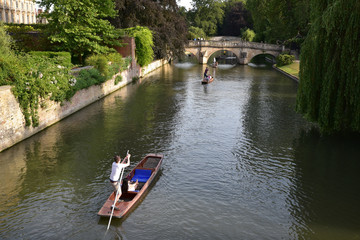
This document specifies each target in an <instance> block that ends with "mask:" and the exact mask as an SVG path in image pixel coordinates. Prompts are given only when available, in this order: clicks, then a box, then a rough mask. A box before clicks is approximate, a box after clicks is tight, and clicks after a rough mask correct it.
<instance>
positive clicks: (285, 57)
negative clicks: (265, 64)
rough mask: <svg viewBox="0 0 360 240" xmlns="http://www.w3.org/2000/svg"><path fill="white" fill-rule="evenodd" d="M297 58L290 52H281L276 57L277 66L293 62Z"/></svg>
mask: <svg viewBox="0 0 360 240" xmlns="http://www.w3.org/2000/svg"><path fill="white" fill-rule="evenodd" d="M294 60H295V56H293V55H289V54H280V55H278V56H277V57H276V66H277V67H281V66H285V65H289V64H291V63H292V62H293V61H294Z"/></svg>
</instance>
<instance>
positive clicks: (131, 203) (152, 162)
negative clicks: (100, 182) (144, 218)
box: [98, 154, 164, 218]
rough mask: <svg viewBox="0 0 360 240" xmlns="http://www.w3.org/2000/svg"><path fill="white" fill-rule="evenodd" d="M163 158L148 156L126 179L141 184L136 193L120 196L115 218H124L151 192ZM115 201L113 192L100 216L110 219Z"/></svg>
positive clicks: (153, 155)
mask: <svg viewBox="0 0 360 240" xmlns="http://www.w3.org/2000/svg"><path fill="white" fill-rule="evenodd" d="M163 158H164V156H163V155H162V154H148V155H146V156H145V157H144V158H143V159H142V160H141V161H140V162H139V163H138V164H137V165H136V166H135V168H134V169H133V170H132V171H131V172H130V173H129V174H128V175H127V176H126V177H125V178H126V179H127V180H128V181H136V180H138V182H139V184H138V186H137V187H136V189H135V191H128V192H127V193H123V194H122V195H121V196H120V200H121V202H119V201H118V202H117V203H116V204H115V207H116V208H115V209H114V213H113V217H115V218H122V217H123V216H125V215H126V214H127V213H129V211H130V210H131V209H132V208H134V207H135V206H136V203H137V202H139V200H140V199H142V198H143V197H144V196H145V193H146V192H147V191H148V190H149V187H150V185H151V183H153V182H154V179H155V178H156V176H157V174H158V173H159V171H160V167H161V164H162V161H163ZM114 200H115V193H114V192H112V193H111V194H110V196H109V198H108V199H107V200H106V202H105V203H104V205H103V206H102V208H101V209H100V210H99V212H98V215H99V216H102V217H110V215H111V211H112V208H111V206H112V205H113V204H114Z"/></svg>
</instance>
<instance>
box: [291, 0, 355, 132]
mask: <svg viewBox="0 0 360 240" xmlns="http://www.w3.org/2000/svg"><path fill="white" fill-rule="evenodd" d="M311 11H312V12H311V23H312V24H311V28H310V31H309V33H308V36H307V38H306V40H305V42H304V44H303V46H302V50H301V66H300V84H299V89H298V95H297V103H296V108H297V111H298V112H300V113H302V114H303V115H304V116H305V117H306V118H307V119H309V120H311V121H315V122H317V123H318V124H319V126H320V128H321V130H322V131H323V132H326V133H332V132H345V131H353V132H360V64H359V63H360V44H359V39H360V1H358V0H311Z"/></svg>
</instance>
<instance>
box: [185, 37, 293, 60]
mask: <svg viewBox="0 0 360 240" xmlns="http://www.w3.org/2000/svg"><path fill="white" fill-rule="evenodd" d="M224 50H226V51H229V52H233V53H234V54H235V56H236V57H237V59H238V63H239V64H248V63H249V62H250V61H251V59H252V58H254V57H255V56H257V55H260V54H270V55H272V56H274V57H276V56H278V55H279V54H281V53H282V52H284V51H285V50H288V49H285V47H284V46H282V45H275V44H267V43H254V42H245V41H242V40H238V41H223V40H221V41H189V43H188V45H187V46H185V51H187V52H191V53H192V54H194V56H196V57H197V59H198V60H199V63H202V64H206V63H207V62H208V60H209V58H210V56H211V55H212V54H214V53H215V52H217V51H224Z"/></svg>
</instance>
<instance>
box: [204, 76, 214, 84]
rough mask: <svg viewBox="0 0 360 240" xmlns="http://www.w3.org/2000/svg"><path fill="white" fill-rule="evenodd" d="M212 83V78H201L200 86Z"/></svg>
mask: <svg viewBox="0 0 360 240" xmlns="http://www.w3.org/2000/svg"><path fill="white" fill-rule="evenodd" d="M212 81H214V78H213V77H212V76H208V77H207V78H203V80H202V81H201V84H208V83H211V82H212Z"/></svg>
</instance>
